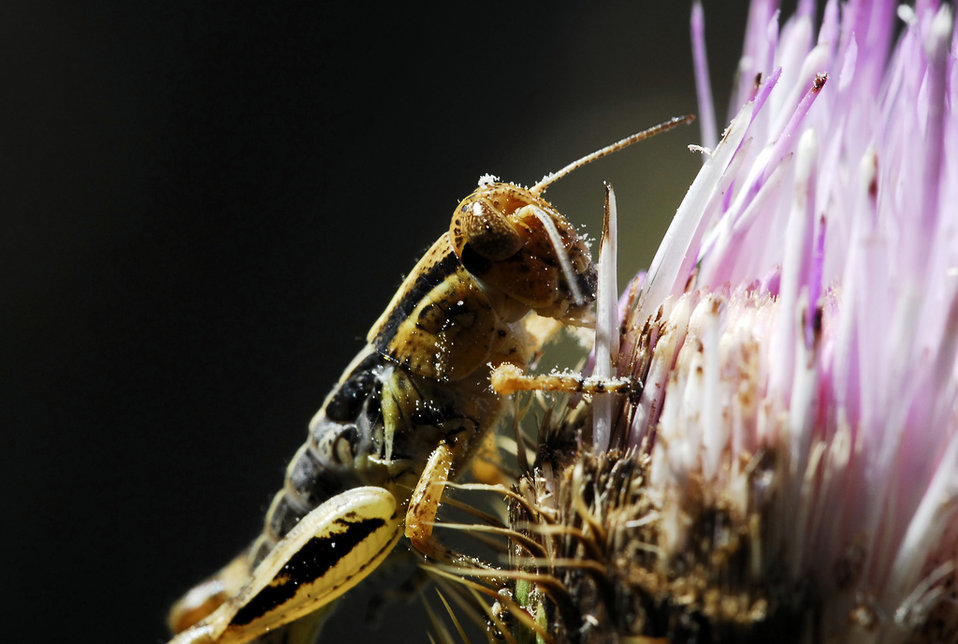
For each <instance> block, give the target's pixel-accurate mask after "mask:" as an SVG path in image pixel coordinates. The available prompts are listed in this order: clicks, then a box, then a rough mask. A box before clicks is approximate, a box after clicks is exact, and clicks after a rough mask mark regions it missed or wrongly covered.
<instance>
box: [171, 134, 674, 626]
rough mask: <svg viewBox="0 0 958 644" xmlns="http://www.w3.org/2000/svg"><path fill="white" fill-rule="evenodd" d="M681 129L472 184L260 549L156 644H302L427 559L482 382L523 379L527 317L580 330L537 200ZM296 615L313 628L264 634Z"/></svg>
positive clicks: (329, 406)
mask: <svg viewBox="0 0 958 644" xmlns="http://www.w3.org/2000/svg"><path fill="white" fill-rule="evenodd" d="M690 120H691V117H682V118H675V119H672V120H670V121H667V122H665V123H662V124H659V125H657V126H654V127H652V128H649V129H648V130H644V131H642V132H639V133H637V134H634V135H632V136H630V137H628V138H626V139H622V140H621V141H618V142H616V143H613V144H612V145H610V146H607V147H605V148H602V149H601V150H598V151H597V152H594V153H592V154H590V155H588V156H586V157H583V158H581V159H579V160H577V161H575V162H573V163H571V164H569V165H567V166H565V167H564V168H562V169H561V170H559V171H558V172H556V173H554V174H551V175H547V176H546V177H545V178H543V180H542V181H540V182H539V183H537V184H535V185H534V186H532V187H531V188H522V187H520V186H518V185H515V184H511V183H501V182H496V181H491V180H485V179H484V180H480V185H479V187H478V189H476V190H475V191H474V192H473V193H472V194H470V195H469V196H468V197H466V198H465V199H463V200H462V202H461V203H460V204H459V205H458V206H457V207H456V209H455V211H454V212H453V215H452V221H451V224H450V227H449V230H448V231H447V232H445V233H443V234H442V235H441V236H440V237H439V239H437V240H436V242H435V243H434V244H433V245H432V247H430V248H429V250H428V251H426V253H425V255H423V257H422V259H420V260H419V262H418V263H417V264H416V266H415V267H414V268H413V270H412V272H410V273H409V275H408V276H407V277H406V279H405V280H404V281H403V283H402V284H401V285H400V287H399V289H398V290H397V291H396V294H395V296H394V297H393V298H392V301H391V302H390V303H389V305H388V306H387V307H386V309H385V311H384V312H383V313H382V315H381V316H380V318H379V319H378V320H377V321H376V322H375V324H373V326H372V328H371V329H370V330H369V333H368V334H367V338H366V339H367V345H366V347H365V348H363V349H362V350H361V351H360V352H359V354H358V355H357V356H356V358H355V359H354V360H353V361H352V363H351V364H350V365H349V366H348V367H347V368H346V370H345V371H344V372H343V375H342V377H341V378H340V380H339V382H338V384H337V385H336V386H335V387H334V388H333V390H332V392H330V394H329V395H328V396H327V398H326V400H325V402H324V403H323V406H322V408H320V410H319V411H318V412H317V413H316V415H315V416H314V417H313V419H312V421H311V422H310V424H309V432H308V437H307V440H306V442H305V443H304V444H303V445H302V447H301V448H300V449H299V450H298V451H297V452H296V454H295V456H293V458H292V460H291V461H290V463H289V466H288V468H287V472H286V479H285V484H284V486H283V488H282V489H281V490H280V491H279V492H278V493H277V494H276V496H275V498H274V500H273V503H272V505H271V506H270V509H269V510H268V512H267V514H266V519H265V522H264V528H263V532H262V534H261V535H260V537H259V538H257V540H256V541H255V542H254V543H253V544H252V545H251V546H250V548H249V549H248V550H247V551H245V552H244V553H243V554H241V555H240V556H239V557H237V558H236V559H235V560H234V561H233V562H232V563H230V564H228V565H227V566H226V567H225V568H223V569H222V570H221V571H219V572H218V573H216V574H215V575H213V577H211V578H210V579H209V580H207V581H206V582H203V583H202V584H200V585H199V586H197V587H195V588H194V589H193V590H191V591H190V592H188V593H187V594H186V595H185V596H184V597H183V598H182V599H180V600H179V601H178V602H177V603H176V604H175V605H174V606H173V608H172V609H171V612H170V626H171V629H172V630H173V631H174V633H177V635H176V636H175V637H174V639H173V640H172V641H171V644H173V643H176V644H182V643H186V642H218V643H238V642H248V641H252V640H255V639H257V638H268V639H269V641H271V642H277V641H285V642H308V641H312V639H313V638H314V637H315V636H316V635H317V634H318V628H319V620H320V619H321V616H322V615H323V614H324V613H325V612H327V611H328V608H329V607H330V606H331V604H332V603H333V602H334V601H335V600H336V599H337V598H338V597H339V596H341V595H342V594H343V593H345V592H346V591H347V590H349V589H350V588H352V587H353V586H355V585H356V584H357V583H359V582H360V581H361V580H362V579H363V578H365V577H366V576H367V575H369V574H370V573H371V572H372V571H373V570H375V568H376V567H377V566H379V564H380V563H382V561H383V560H384V559H385V558H386V557H387V556H388V555H389V553H390V552H391V551H392V550H393V548H394V547H395V546H396V544H397V542H398V541H399V539H400V538H401V537H402V536H403V535H405V536H406V537H407V538H408V539H409V541H410V542H411V544H412V545H413V547H414V548H416V549H417V550H419V551H420V552H422V553H423V554H425V555H427V556H434V557H437V556H440V553H441V552H442V550H441V548H440V547H439V546H438V544H436V542H435V541H434V539H433V537H432V524H433V520H434V518H435V516H436V512H437V510H438V507H439V502H440V500H441V496H442V486H443V484H444V483H445V481H447V480H448V479H450V478H451V477H455V476H456V475H457V474H458V473H459V472H461V471H462V470H463V468H464V467H466V466H467V465H468V464H469V462H470V459H471V457H472V456H473V455H474V453H475V451H476V449H477V447H478V446H479V445H480V443H481V441H482V439H483V437H484V435H485V434H486V433H487V432H488V431H489V430H490V429H492V428H493V427H494V426H495V424H496V422H497V420H498V418H499V416H500V413H501V410H502V402H501V399H500V397H499V395H498V394H497V393H496V392H495V391H494V390H493V389H492V388H491V387H490V380H489V379H490V374H491V373H492V371H493V370H494V369H496V368H498V367H500V366H502V365H507V364H511V365H514V366H515V367H516V368H518V369H524V368H526V367H527V366H528V365H529V363H530V361H531V360H532V358H533V357H534V356H535V354H536V352H537V351H538V350H539V349H540V347H541V345H542V344H543V342H544V341H545V339H546V336H547V335H548V334H547V333H544V332H542V331H540V330H538V329H539V328H541V325H537V326H534V325H532V324H531V323H530V322H529V319H530V315H535V316H540V319H541V318H551V319H552V320H555V321H558V322H557V323H556V324H554V325H553V327H555V326H556V325H557V324H558V323H571V324H576V323H581V322H582V320H583V319H584V317H585V316H586V314H587V312H588V310H589V307H590V305H591V303H592V302H593V300H594V299H595V286H596V269H595V266H594V264H593V262H592V258H591V256H590V253H589V247H588V245H587V244H586V243H585V241H584V240H583V239H581V238H580V237H579V235H578V234H577V233H576V231H575V229H574V227H573V226H572V224H570V223H569V221H568V220H566V218H565V217H563V216H562V215H561V214H560V213H559V212H558V211H557V210H556V209H555V208H554V207H553V206H552V205H551V204H550V203H548V202H547V201H546V200H545V199H543V198H542V194H543V193H544V192H545V190H546V188H547V187H548V186H549V185H551V184H552V183H554V182H555V181H557V180H558V179H560V178H562V177H564V176H566V175H568V174H569V173H570V172H572V171H573V170H575V169H576V168H578V167H581V166H582V165H585V164H586V163H590V162H592V161H594V160H596V159H598V158H601V157H603V156H606V155H607V154H611V153H612V152H615V151H617V150H620V149H622V148H624V147H626V146H628V145H631V144H632V143H635V142H636V141H640V140H642V139H644V138H647V137H649V136H652V135H653V134H657V133H659V132H662V131H665V130H667V129H671V128H672V127H675V126H677V125H680V124H682V123H687V122H689V121H690ZM307 615H313V617H314V619H313V620H312V621H310V620H302V621H301V622H300V624H299V625H297V624H291V625H290V626H289V627H287V628H282V629H281V628H280V627H283V626H285V625H287V624H290V623H291V622H294V621H295V620H298V619H300V618H302V617H304V616H307ZM277 629H280V630H279V631H277Z"/></svg>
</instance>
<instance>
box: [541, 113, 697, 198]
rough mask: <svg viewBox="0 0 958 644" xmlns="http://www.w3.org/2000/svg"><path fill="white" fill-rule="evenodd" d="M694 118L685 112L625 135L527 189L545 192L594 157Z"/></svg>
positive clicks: (551, 173) (599, 157) (624, 146)
mask: <svg viewBox="0 0 958 644" xmlns="http://www.w3.org/2000/svg"><path fill="white" fill-rule="evenodd" d="M694 120H695V116H694V115H692V114H687V115H685V116H676V117H673V118H671V119H669V120H668V121H665V122H664V123H659V124H658V125H653V126H652V127H650V128H649V129H647V130H642V131H641V132H636V133H635V134H633V135H632V136H627V137H625V138H624V139H622V140H621V141H616V142H615V143H613V144H611V145H607V146H605V147H604V148H602V149H601V150H596V151H595V152H593V153H592V154H587V155H585V156H584V157H582V158H581V159H579V160H577V161H573V162H572V163H570V164H569V165H567V166H566V167H564V168H562V169H561V170H559V171H557V172H550V173H549V174H547V175H546V176H544V177H542V180H541V181H539V183H537V184H536V185H534V186H532V187H531V188H529V191H530V192H531V193H532V194H535V195H541V194H542V193H543V192H545V191H546V190H547V189H548V188H549V186H551V185H552V184H553V183H555V182H556V181H558V180H559V179H561V178H562V177H564V176H566V175H568V174H570V173H571V172H572V171H573V170H577V169H579V168H581V167H582V166H584V165H587V164H589V163H592V162H593V161H595V160H596V159H601V158H602V157H604V156H608V155H610V154H612V153H613V152H618V151H619V150H621V149H623V148H627V147H629V146H630V145H632V144H633V143H638V142H639V141H642V140H645V139H647V138H649V137H652V136H655V135H656V134H661V133H662V132H666V131H668V130H671V129H672V128H674V127H678V126H679V125H685V124H687V123H691V122H692V121H694Z"/></svg>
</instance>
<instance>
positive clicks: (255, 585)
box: [170, 486, 402, 644]
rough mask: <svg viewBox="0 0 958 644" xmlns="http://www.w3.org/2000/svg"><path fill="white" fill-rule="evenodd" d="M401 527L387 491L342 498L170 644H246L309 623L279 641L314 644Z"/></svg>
mask: <svg viewBox="0 0 958 644" xmlns="http://www.w3.org/2000/svg"><path fill="white" fill-rule="evenodd" d="M400 526H401V521H400V516H399V511H398V508H397V503H396V499H395V497H393V495H392V494H391V493H389V492H388V491H387V490H384V489H382V488H379V487H373V486H364V487H357V488H353V489H350V490H346V491H345V492H342V493H341V494H339V495H337V496H335V497H333V498H332V499H329V500H328V501H326V502H325V503H323V504H322V505H320V506H319V507H317V508H316V509H314V510H313V511H312V512H310V513H309V514H307V515H306V516H305V517H304V518H303V519H302V520H301V521H300V522H299V523H298V524H296V527H294V528H293V529H292V530H290V532H289V534H287V535H286V536H285V537H284V538H283V539H281V540H280V541H279V542H278V543H277V544H276V546H275V547H274V548H273V549H272V550H271V551H270V553H269V554H268V555H267V556H266V558H265V559H263V561H262V562H260V563H259V565H257V566H256V568H255V569H254V570H253V572H252V574H251V576H250V577H249V581H248V582H247V583H246V585H244V586H243V587H242V588H241V589H240V590H239V592H238V593H237V594H236V595H235V596H234V597H232V598H230V599H229V600H227V601H226V602H225V603H223V604H222V605H221V606H220V607H219V608H218V609H216V610H215V611H214V612H213V613H211V614H210V615H209V616H207V617H206V618H205V619H203V620H202V621H200V622H199V623H197V624H195V625H193V626H192V627H190V628H188V629H187V630H185V631H183V632H181V633H180V634H178V635H177V636H176V637H174V638H173V640H171V643H170V644H188V643H191V644H198V643H200V642H210V643H212V642H216V643H218V644H241V643H243V642H250V641H254V640H257V638H260V637H261V636H263V635H265V634H267V633H270V632H271V631H273V630H275V629H278V628H281V627H283V626H285V625H287V624H289V623H290V622H293V621H295V620H299V619H300V618H302V617H305V616H307V615H309V616H310V621H309V622H305V623H303V624H298V625H296V626H295V627H293V628H292V629H289V632H288V633H287V634H286V635H284V636H283V637H285V638H287V639H280V640H279V641H281V642H288V643H292V642H297V644H298V643H299V642H308V641H310V640H309V639H302V637H315V635H316V634H317V633H318V632H319V629H320V627H321V626H322V620H323V618H324V617H325V616H326V615H328V613H329V610H330V605H331V604H332V603H333V602H334V601H335V600H336V599H338V598H339V596H340V595H342V594H343V593H345V592H346V591H347V590H349V589H350V588H352V587H353V586H355V585H356V584H357V583H359V582H360V581H361V580H362V579H364V578H365V577H366V576H367V575H369V573H371V572H372V571H373V570H375V569H376V567H378V566H379V564H380V563H382V561H383V560H384V559H385V558H386V557H387V556H388V555H389V553H390V552H391V551H392V550H393V548H394V547H395V545H396V542H397V541H398V540H399V537H400V536H401V534H402V530H401V527H400ZM317 611H319V612H320V614H319V616H315V615H314V614H315V613H317ZM290 637H297V638H300V639H288V638H290ZM258 641H263V640H261V639H260V640H258ZM268 641H272V640H268Z"/></svg>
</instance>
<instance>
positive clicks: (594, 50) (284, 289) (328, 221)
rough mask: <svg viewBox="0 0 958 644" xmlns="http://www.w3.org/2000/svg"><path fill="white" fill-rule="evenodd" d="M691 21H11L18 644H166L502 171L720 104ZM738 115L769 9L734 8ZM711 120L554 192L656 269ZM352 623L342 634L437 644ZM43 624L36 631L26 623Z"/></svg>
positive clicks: (377, 13) (712, 13)
mask: <svg viewBox="0 0 958 644" xmlns="http://www.w3.org/2000/svg"><path fill="white" fill-rule="evenodd" d="M689 10H690V7H689V5H687V4H686V3H657V4H655V5H652V4H651V3H633V2H619V3H608V4H604V5H603V4H598V3H595V4H590V5H588V6H587V4H586V3H580V4H571V3H570V4H567V5H561V6H560V5H553V4H548V3H539V4H537V5H534V6H530V5H521V4H516V3H485V4H477V5H474V6H472V7H460V6H458V5H457V6H456V7H455V8H452V7H451V6H449V5H447V6H445V7H444V8H442V9H425V8H418V9H415V10H414V9H411V8H409V7H408V6H407V5H397V6H393V7H390V8H388V9H385V10H381V9H372V8H371V7H369V6H367V5H365V4H362V3H335V4H328V3H288V2H272V3H259V4H252V3H237V2H194V1H191V2H177V1H169V2H156V3H134V2H128V1H126V0H122V1H121V0H117V1H115V2H106V1H91V2H45V1H42V0H32V1H30V2H8V3H3V4H2V6H0V61H2V62H0V69H2V70H3V76H2V78H3V88H4V92H3V97H2V101H0V114H2V117H3V118H2V121H0V142H2V143H0V177H2V179H0V186H2V191H0V194H2V221H3V235H2V237H0V239H2V242H0V243H2V253H3V266H4V270H3V271H2V272H0V284H2V287H3V309H2V310H3V315H2V317H0V324H2V328H0V332H2V340H3V341H2V351H3V358H2V361H0V365H2V369H3V372H2V382H3V390H4V392H3V399H4V402H3V405H2V411H3V425H4V426H3V430H2V431H3V434H2V435H3V437H4V447H3V453H5V454H7V456H8V458H7V460H6V463H7V466H6V467H4V468H3V469H2V474H0V476H2V477H3V478H2V481H0V483H2V486H3V487H2V489H3V498H4V500H5V505H6V507H7V512H6V517H7V519H6V525H7V528H6V529H5V530H4V531H3V539H4V543H3V545H4V548H3V553H4V556H5V560H6V564H5V569H6V572H5V573H4V575H3V583H2V585H0V593H2V595H3V597H2V605H3V606H4V611H3V612H4V614H5V615H6V619H5V623H6V629H5V636H4V638H5V639H6V640H7V641H30V640H37V641H50V642H61V641H72V640H91V639H92V640H98V641H115V642H150V643H155V642H161V641H163V639H164V637H165V635H166V633H165V626H164V616H165V611H166V608H167V606H168V604H169V603H170V602H171V601H172V600H173V599H175V598H176V597H177V596H178V594H179V593H180V592H182V591H183V590H185V589H186V588H187V587H188V586H189V585H190V584H192V583H193V582H195V581H197V580H198V579H199V578H201V577H203V576H205V575H206V574H207V573H209V572H212V570H213V569H215V568H216V567H218V566H219V565H220V564H222V563H224V562H225V561H226V560H227V559H229V558H230V557H231V556H232V555H233V554H234V553H235V552H236V551H237V550H238V549H239V548H240V547H242V546H243V545H244V544H245V543H246V542H247V541H248V540H249V539H250V538H252V537H253V536H254V535H255V534H256V532H257V530H258V528H259V525H260V521H261V516H262V512H263V511H264V510H265V508H266V506H267V505H268V503H269V501H270V498H271V496H272V494H273V492H274V491H275V490H276V489H278V486H279V485H280V484H281V481H282V476H283V471H284V468H285V464H286V460H287V459H288V458H289V456H290V455H291V454H292V453H293V452H294V450H295V449H296V447H297V446H298V445H299V444H300V442H301V441H302V440H303V439H304V438H305V428H306V423H307V421H308V420H309V418H310V416H311V415H312V414H313V412H314V411H315V410H316V409H317V408H318V406H319V405H320V403H321V402H322V400H323V398H324V396H325V394H326V392H327V391H328V389H329V387H330V386H331V385H332V384H333V383H334V382H335V381H336V379H337V377H338V375H339V373H340V371H341V369H342V368H343V367H344V366H345V365H346V364H347V363H348V361H349V360H350V359H351V357H352V356H353V354H354V353H355V352H356V351H357V350H358V349H359V348H360V347H361V345H362V343H363V338H364V336H365V333H366V330H367V328H368V327H369V325H370V324H371V322H372V321H373V320H374V319H375V318H376V317H377V316H378V314H379V312H380V311H381V310H382V308H383V307H384V306H385V304H386V303H387V302H388V300H389V298H390V296H391V294H392V292H393V291H394V290H395V288H396V287H397V285H398V284H399V282H400V280H401V278H402V276H403V275H404V274H405V272H406V271H408V270H409V269H410V268H411V267H412V265H413V263H414V262H415V260H416V259H417V258H418V256H419V255H420V254H421V253H422V251H423V250H424V249H425V248H426V247H428V245H429V244H430V243H431V242H432V241H433V240H434V239H435V238H436V237H437V236H438V235H439V234H440V233H441V232H443V231H444V230H445V229H446V227H447V226H448V221H449V216H450V214H451V211H452V208H453V207H454V206H455V205H456V204H457V203H458V200H459V199H460V198H462V197H463V196H465V195H466V194H468V193H469V192H471V191H472V189H473V188H474V186H475V185H476V181H477V179H478V177H479V176H480V175H481V174H484V173H487V172H488V173H493V174H496V175H498V176H500V177H503V178H505V179H507V180H510V181H516V182H521V183H525V184H531V183H534V182H535V181H536V180H538V179H539V178H540V177H541V176H542V175H543V174H545V173H546V172H548V171H551V170H555V169H558V168H559V167H561V166H562V165H564V164H565V163H567V162H569V161H571V160H573V159H575V158H578V157H579V156H582V155H584V154H586V153H588V152H590V151H592V150H594V149H596V148H598V147H601V146H603V145H605V144H607V143H609V142H611V141H613V140H616V139H618V138H620V137H623V136H625V135H628V134H630V133H632V132H634V131H637V130H640V129H642V128H644V127H646V126H648V125H651V124H653V123H655V122H658V121H662V120H665V119H667V118H668V117H671V116H673V115H679V114H685V113H689V112H696V111H697V107H696V103H695V98H694V85H693V75H692V72H693V70H692V63H691V54H690V46H689V35H688V32H689V30H688V15H689ZM705 11H706V19H707V30H708V32H707V33H708V38H709V49H710V60H711V65H712V67H711V71H712V78H713V85H714V88H713V89H714V92H715V96H716V103H717V106H718V111H719V129H720V131H721V127H722V125H723V124H724V123H725V120H726V114H727V101H728V89H729V88H730V86H731V79H732V76H733V72H734V68H735V62H736V58H737V56H738V53H739V51H740V48H741V40H742V32H743V28H744V22H745V20H744V14H745V3H744V2H742V3H728V2H714V3H708V4H707V5H706V7H705ZM698 142H699V130H698V126H697V125H694V126H692V127H687V128H684V129H682V130H680V131H678V132H673V133H670V134H668V135H665V136H662V137H659V138H657V139H655V140H652V141H649V142H646V143H642V144H640V145H639V146H636V147H634V148H632V149H630V150H628V151H625V152H622V153H619V154H617V155H615V156H614V157H612V158H609V159H606V160H603V161H601V162H599V163H596V164H594V165H593V166H591V167H589V168H587V169H583V170H581V171H579V172H577V173H576V174H574V175H572V176H570V177H569V178H567V179H565V180H564V181H562V182H561V183H559V184H556V185H555V186H554V187H552V188H550V190H549V193H548V197H549V199H550V200H551V201H552V202H553V203H554V204H555V205H556V206H557V207H558V208H559V209H560V211H562V212H564V213H566V214H567V215H568V217H569V218H570V219H571V220H572V221H574V222H576V223H585V224H587V225H588V227H589V230H590V231H592V234H593V235H594V236H597V235H598V231H599V225H598V224H599V221H600V216H601V210H602V195H603V188H602V180H605V179H608V180H610V181H611V182H612V183H613V185H614V186H615V188H616V192H617V195H618V204H619V216H620V236H621V244H622V248H623V251H624V252H623V256H622V257H621V261H620V272H621V274H622V279H623V280H624V279H625V278H626V277H627V276H628V275H630V274H632V273H634V272H635V271H636V270H638V269H639V268H641V267H643V266H645V265H647V263H648V262H649V260H650V259H651V257H652V253H653V252H654V249H655V247H656V245H657V243H658V241H659V240H660V239H661V236H662V233H663V232H664V230H665V228H666V226H667V223H668V220H669V218H670V216H671V215H672V213H673V212H674V209H675V207H676V206H677V204H678V202H679V201H680V199H681V197H682V195H683V194H684V192H685V189H686V188H687V186H688V184H689V182H690V181H691V179H692V177H693V176H694V173H695V171H696V169H697V167H698V165H699V163H700V160H699V158H698V157H697V156H696V155H693V154H691V153H689V152H688V150H687V149H686V145H687V144H689V143H698ZM359 610H360V609H355V610H353V612H350V609H348V608H347V609H345V610H343V611H340V615H339V618H338V621H337V622H336V623H334V624H333V626H332V627H331V632H332V633H337V632H338V633H342V632H346V631H344V630H343V629H347V631H348V630H349V629H352V630H351V632H352V633H354V634H355V636H357V637H360V638H362V639H366V638H367V637H368V638H369V639H372V640H382V641H386V640H389V641H397V638H398V634H399V633H403V632H404V633H407V634H408V635H409V641H425V635H424V630H425V627H424V626H423V625H422V612H421V609H420V608H419V607H418V606H417V605H416V604H415V603H413V604H412V605H410V607H409V608H407V609H406V612H407V614H408V615H409V618H410V622H411V625H404V626H398V625H397V624H396V623H395V622H387V623H385V624H383V625H381V626H380V630H370V631H367V630H366V625H365V623H357V622H358V621H363V622H364V621H365V620H357V619H356V617H355V616H356V614H357V611H359ZM11 625H12V632H11V631H10V630H9V629H10V626H11Z"/></svg>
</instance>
